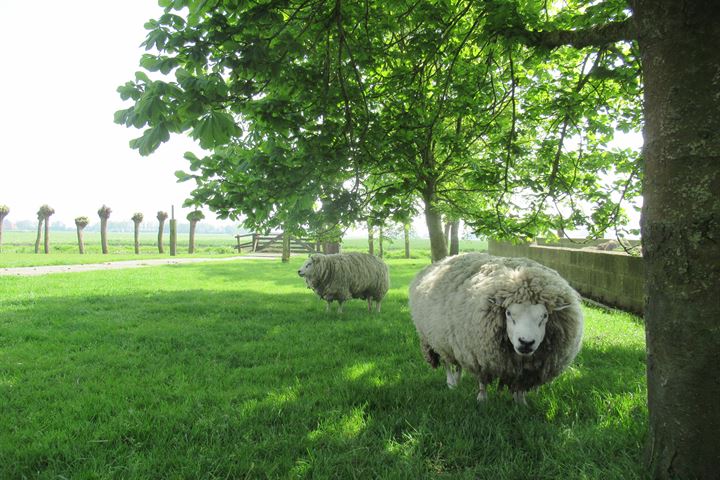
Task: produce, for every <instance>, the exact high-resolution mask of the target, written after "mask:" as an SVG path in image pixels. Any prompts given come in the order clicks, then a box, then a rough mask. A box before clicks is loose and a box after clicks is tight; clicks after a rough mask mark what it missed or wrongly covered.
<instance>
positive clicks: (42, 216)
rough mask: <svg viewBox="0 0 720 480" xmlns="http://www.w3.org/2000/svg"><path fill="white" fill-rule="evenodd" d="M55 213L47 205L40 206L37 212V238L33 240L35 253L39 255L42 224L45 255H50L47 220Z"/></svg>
mask: <svg viewBox="0 0 720 480" xmlns="http://www.w3.org/2000/svg"><path fill="white" fill-rule="evenodd" d="M54 213H55V209H53V208H52V207H50V206H49V205H48V204H44V205H42V206H41V207H40V208H39V209H38V212H37V218H38V229H37V237H36V239H35V253H40V239H41V238H42V233H43V228H42V227H43V223H45V242H44V246H45V253H50V227H49V223H50V222H49V219H50V216H51V215H52V214H54Z"/></svg>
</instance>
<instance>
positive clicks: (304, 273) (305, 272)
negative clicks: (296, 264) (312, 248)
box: [298, 257, 313, 280]
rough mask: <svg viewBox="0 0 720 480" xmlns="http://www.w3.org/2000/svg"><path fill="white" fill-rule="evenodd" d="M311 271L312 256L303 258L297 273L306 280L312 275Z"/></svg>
mask: <svg viewBox="0 0 720 480" xmlns="http://www.w3.org/2000/svg"><path fill="white" fill-rule="evenodd" d="M312 271H313V257H310V258H308V259H307V260H305V263H303V264H302V267H300V270H298V275H300V276H301V277H303V278H305V279H306V280H307V279H308V278H311V277H312Z"/></svg>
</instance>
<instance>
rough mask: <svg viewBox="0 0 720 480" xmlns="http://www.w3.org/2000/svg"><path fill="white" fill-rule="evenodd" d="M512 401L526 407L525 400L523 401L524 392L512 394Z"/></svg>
mask: <svg viewBox="0 0 720 480" xmlns="http://www.w3.org/2000/svg"><path fill="white" fill-rule="evenodd" d="M513 400H515V403H517V404H518V405H523V406H527V400H525V392H513Z"/></svg>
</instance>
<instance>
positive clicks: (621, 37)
mask: <svg viewBox="0 0 720 480" xmlns="http://www.w3.org/2000/svg"><path fill="white" fill-rule="evenodd" d="M521 38H524V39H526V42H527V44H528V45H529V46H535V47H544V48H556V47H560V46H563V45H570V46H573V47H575V48H583V47H590V46H605V45H608V44H611V43H616V42H620V41H628V42H629V41H632V40H635V39H636V38H637V34H636V32H635V28H634V25H633V21H632V19H631V18H628V19H627V20H623V21H620V22H609V23H606V24H604V25H598V26H595V27H591V28H587V29H583V30H553V31H540V32H533V31H529V30H527V31H525V32H523V34H521Z"/></svg>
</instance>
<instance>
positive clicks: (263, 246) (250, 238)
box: [235, 233, 318, 253]
mask: <svg viewBox="0 0 720 480" xmlns="http://www.w3.org/2000/svg"><path fill="white" fill-rule="evenodd" d="M235 239H236V240H237V245H235V249H236V250H237V251H238V253H242V251H243V249H246V250H248V251H250V252H258V253H259V252H267V251H273V250H282V243H283V234H282V233H280V234H277V235H260V234H258V233H245V234H242V235H235ZM317 249H318V244H317V242H314V241H312V240H310V239H307V238H292V237H290V253H314V252H316V251H317Z"/></svg>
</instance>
